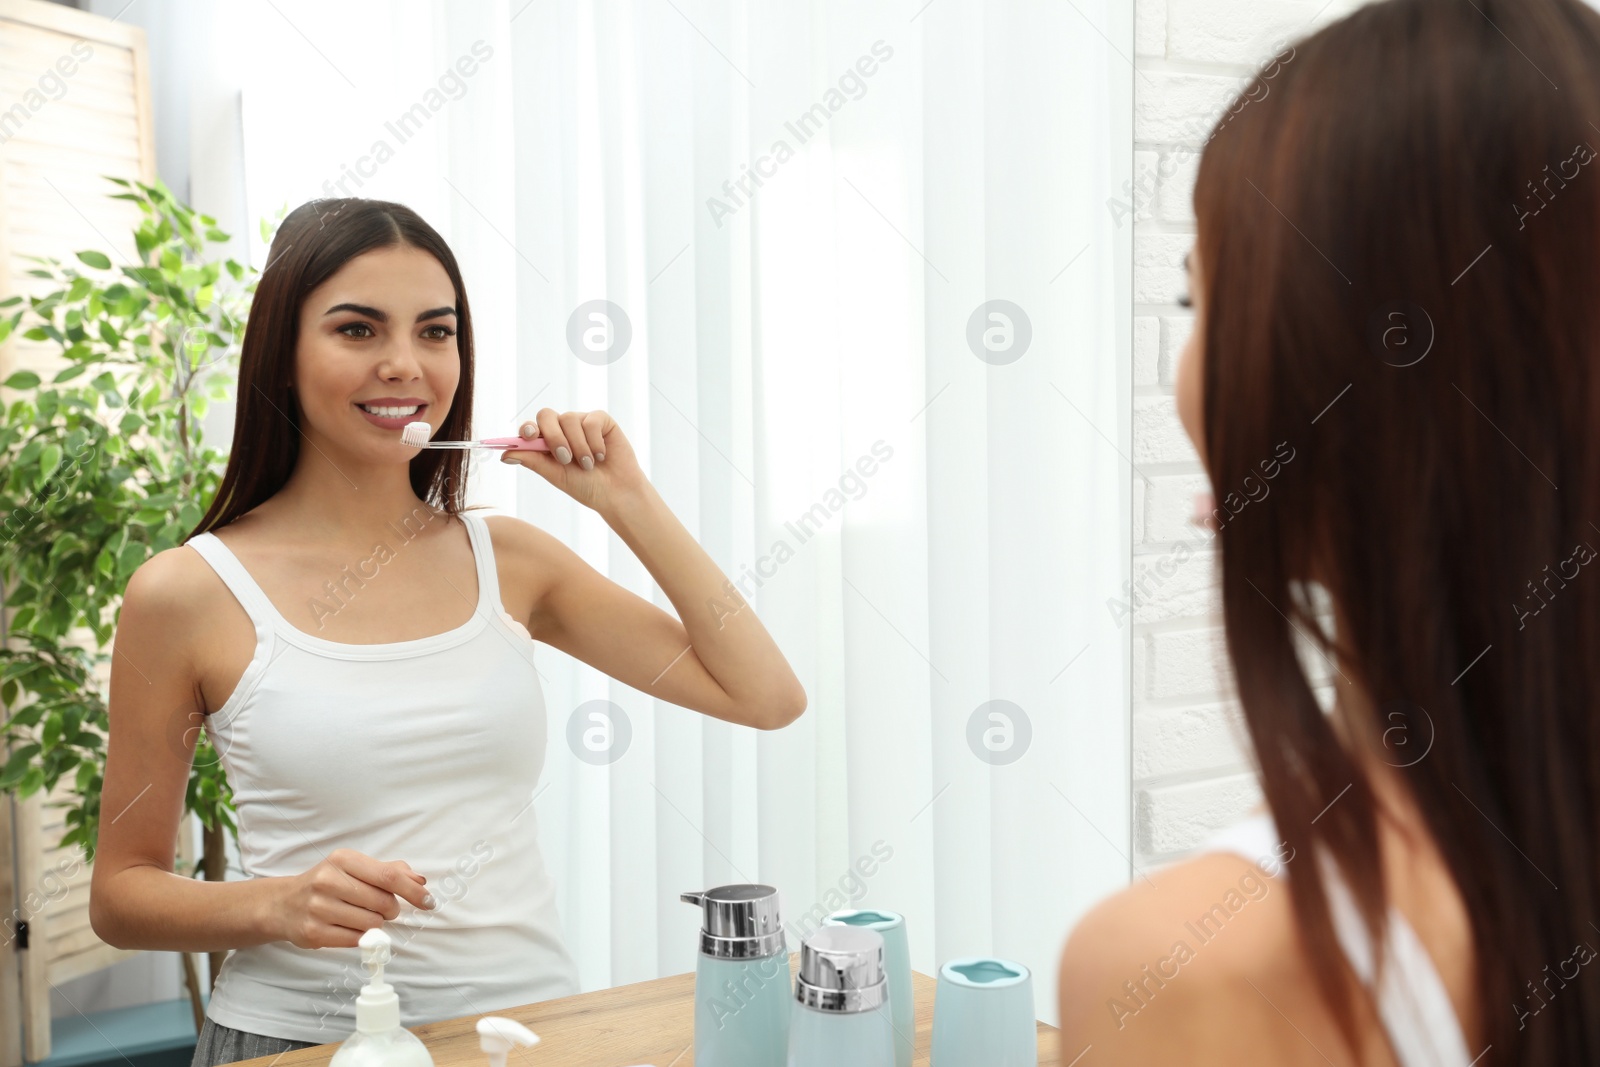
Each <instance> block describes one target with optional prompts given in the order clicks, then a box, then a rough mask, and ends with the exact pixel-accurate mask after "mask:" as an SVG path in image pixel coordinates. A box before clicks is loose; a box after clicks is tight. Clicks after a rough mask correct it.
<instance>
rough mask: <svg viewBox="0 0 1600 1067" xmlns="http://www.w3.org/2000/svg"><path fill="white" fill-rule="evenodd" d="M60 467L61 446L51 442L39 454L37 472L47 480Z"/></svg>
mask: <svg viewBox="0 0 1600 1067" xmlns="http://www.w3.org/2000/svg"><path fill="white" fill-rule="evenodd" d="M60 465H61V446H60V445H58V444H56V443H54V442H51V443H50V444H48V445H45V446H44V451H42V452H40V453H39V470H40V471H42V472H43V473H44V476H45V477H46V478H48V477H49V476H50V475H52V474H54V473H55V470H56V468H57V467H59V466H60Z"/></svg>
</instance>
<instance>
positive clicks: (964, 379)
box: [225, 0, 1133, 1021]
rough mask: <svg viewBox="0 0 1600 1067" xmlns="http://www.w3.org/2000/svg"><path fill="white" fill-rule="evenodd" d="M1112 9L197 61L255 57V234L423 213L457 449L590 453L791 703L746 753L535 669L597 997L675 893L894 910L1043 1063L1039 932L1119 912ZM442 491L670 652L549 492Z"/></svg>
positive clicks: (889, 14)
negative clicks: (673, 528)
mask: <svg viewBox="0 0 1600 1067" xmlns="http://www.w3.org/2000/svg"><path fill="white" fill-rule="evenodd" d="M1129 8H1130V5H1126V4H1123V3H1119V2H1118V0H1083V2H1081V3H1076V4H1074V3H1067V4H1061V3H1059V2H1057V0H1007V2H1003V3H1002V2H998V0H988V2H982V0H930V2H927V3H924V2H923V0H895V2H892V3H891V2H870V3H864V2H860V0H803V2H802V0H793V2H787V3H767V4H750V3H746V2H741V0H594V2H581V0H511V2H510V3H509V4H507V3H501V2H486V3H481V4H479V3H457V2H452V3H445V2H444V0H408V2H402V3H394V4H392V5H387V6H386V8H384V9H382V10H383V14H382V15H381V16H379V15H376V14H375V12H376V11H377V10H380V9H375V8H373V7H372V6H371V5H343V4H330V3H326V2H320V3H313V2H310V0H303V2H302V0H274V3H273V4H272V5H264V4H250V5H245V6H242V7H240V8H236V9H234V10H233V14H232V15H231V16H230V20H225V21H230V22H231V30H230V32H232V33H235V34H238V35H241V38H242V39H241V41H239V42H237V43H238V44H239V45H240V47H242V48H247V50H248V52H249V53H250V54H251V55H252V56H254V57H255V59H254V64H255V65H254V66H252V67H251V68H250V69H248V70H246V71H244V72H243V73H242V74H241V79H242V81H243V117H244V134H245V136H244V143H245V173H246V179H247V188H248V200H249V210H250V212H251V213H252V218H254V217H255V216H257V215H261V214H272V213H275V212H276V210H277V209H278V208H279V206H280V205H282V204H284V203H287V204H288V205H289V206H293V205H295V204H297V203H300V202H301V201H303V200H306V199H309V198H311V197H313V196H330V195H345V194H349V195H361V196H373V197H382V198H385V199H396V200H401V201H403V202H406V203H408V204H410V205H411V206H412V207H414V208H415V209H417V210H418V211H419V212H421V213H422V214H423V215H424V216H425V217H426V218H428V219H429V220H430V221H431V222H432V223H433V224H434V225H435V226H436V227H437V228H439V229H440V231H441V232H442V233H444V234H445V235H446V237H447V239H448V240H449V241H450V242H451V245H452V247H453V248H454V249H455V251H456V254H457V256H458V257H459V259H460V261H461V262H462V264H463V268H464V270H465V273H466V278H467V283H468V286H469V294H470V298H471V300H472V305H473V311H474V317H475V320H476V325H477V342H478V349H477V350H478V367H477V378H478V396H477V411H476V425H477V429H478V430H479V431H480V432H481V433H484V434H489V433H503V432H504V433H508V432H512V427H514V426H515V424H516V420H517V419H518V418H519V417H526V416H527V415H529V414H531V413H532V412H533V411H535V410H537V409H538V408H540V407H543V406H547V405H548V406H550V407H554V408H556V409H557V410H569V409H571V410H583V409H589V408H597V407H603V408H605V409H607V410H608V411H610V412H611V413H612V414H613V415H614V416H615V417H616V419H617V420H618V422H619V423H620V424H621V426H622V427H623V429H624V431H625V432H626V433H627V435H628V437H629V439H630V441H632V442H633V445H634V447H635V448H636V449H637V451H638V453H639V455H640V457H641V459H642V461H643V462H644V464H645V466H646V470H647V471H648V473H649V475H650V477H651V479H652V481H653V482H654V483H655V484H656V486H657V487H658V488H659V489H660V491H661V493H662V494H663V496H664V497H665V498H666V500H667V502H668V503H669V504H670V505H671V506H672V508H673V509H674V511H675V512H676V513H677V514H678V516H679V517H680V518H681V519H682V520H683V522H684V523H685V525H687V526H688V528H689V529H690V530H691V531H692V532H693V533H694V534H695V536H696V537H697V538H698V539H699V540H700V542H701V543H702V544H703V545H704V546H705V548H706V549H707V551H708V552H710V553H711V555H712V557H713V558H714V559H715V560H716V561H717V562H718V564H719V565H720V566H721V567H722V569H723V570H724V572H725V573H727V574H728V575H729V576H730V577H731V578H733V579H734V580H735V581H736V582H738V583H739V584H740V586H741V589H742V591H743V593H744V594H745V595H747V596H748V597H749V599H750V601H751V603H752V605H753V606H754V608H755V610H756V611H757V612H758V613H759V615H760V617H761V619H762V621H763V622H764V623H765V625H766V626H767V628H768V629H769V630H770V631H771V632H772V634H773V636H774V637H775V638H776V640H777V641H778V643H779V644H780V646H781V647H782V648H783V650H784V651H785V653H786V654H787V655H788V657H789V659H790V662H791V663H792V664H793V665H794V667H795V670H796V671H797V673H798V674H799V676H800V678H801V680H802V681H803V682H804V683H805V686H806V690H807V693H808V694H809V698H810V704H809V707H808V710H807V712H806V714H805V715H804V716H803V717H802V718H801V719H800V720H799V721H798V722H797V723H795V724H794V725H792V726H790V727H789V728H787V729H785V730H783V731H780V732H775V733H758V732H755V731H750V730H745V729H740V728H735V727H730V726H728V725H726V724H724V723H721V722H718V721H715V720H712V719H708V718H706V717H703V716H700V715H697V714H694V713H692V712H689V711H686V710H684V709H682V708H678V707H675V706H672V705H668V704H663V703H659V702H655V701H652V700H650V699H649V698H647V697H644V696H643V695H642V694H640V693H639V692H637V691H635V690H632V689H629V688H627V687H625V686H622V685H620V684H618V683H615V682H612V681H611V680H610V679H608V678H606V677H605V676H604V675H601V674H599V673H598V672H596V671H594V670H592V669H590V668H588V667H587V666H585V665H583V664H580V663H577V662H575V661H573V660H571V659H569V658H567V657H565V656H563V655H561V654H560V653H557V652H555V651H554V650H551V649H545V648H541V651H540V666H541V670H542V672H543V675H544V677H545V679H546V686H545V699H546V702H547V705H548V710H549V715H550V738H551V744H550V756H549V760H548V764H547V769H546V775H545V782H546V783H547V784H546V785H545V786H544V787H543V788H542V789H541V791H540V793H539V794H538V797H537V800H536V802H535V804H534V810H535V811H536V812H537V814H538V818H539V820H540V824H541V830H542V834H543V841H544V846H545V849H546V853H547V859H548V862H549V864H550V866H551V867H552V869H553V870H554V871H555V873H556V875H557V877H558V879H559V884H560V907H561V911H562V914H563V917H564V921H565V923H566V927H567V934H568V940H569V943H570V944H571V946H572V948H573V951H574V953H575V955H576V956H577V958H578V961H579V964H580V968H581V972H582V979H583V984H584V987H585V988H586V989H592V988H598V987H603V986H608V985H614V984H621V983H626V982H633V981H639V980H642V979H647V978H652V977H656V976H658V975H662V974H669V973H676V972H681V971H685V970H689V969H691V968H692V967H693V964H694V952H695V930H696V924H697V913H696V911H695V909H693V908H691V907H689V906H687V905H684V904H681V903H679V902H678V894H679V893H680V892H682V891H685V890H692V889H701V888H705V887H707V886H710V885H716V884H721V883H725V882H733V881H761V882H767V883H770V884H773V885H776V886H777V887H778V888H779V889H780V891H781V892H782V894H783V904H784V909H785V912H786V915H787V916H788V917H789V919H790V920H791V921H792V922H795V923H796V924H797V925H801V920H803V918H804V917H805V916H806V914H807V913H814V909H818V908H820V909H822V910H829V909H831V908H834V907H840V906H848V905H850V904H852V903H856V904H858V905H859V906H877V907H885V908H894V909H898V910H900V911H903V912H904V913H905V914H906V916H907V921H908V927H909V931H910V936H911V944H912V964H913V966H914V967H916V968H917V969H918V970H922V971H924V972H926V973H934V972H935V971H936V968H937V966H938V964H939V963H941V962H943V961H944V960H946V959H949V958H951V957H953V956H958V955H975V954H997V955H1001V956H1005V957H1009V958H1012V959H1016V960H1020V961H1022V962H1024V963H1026V964H1028V965H1030V966H1031V967H1033V968H1034V972H1035V991H1036V997H1037V1000H1038V1005H1039V1012H1040V1016H1041V1017H1042V1018H1045V1019H1047V1020H1050V1021H1054V1017H1055V1006H1054V997H1055V961H1056V957H1057V953H1058V950H1059V947H1060V944H1061V941H1062V938H1063V936H1064V934H1065V933H1066V931H1067V929H1068V928H1069V927H1070V925H1071V923H1072V922H1073V921H1074V920H1075V919H1076V918H1077V916H1078V915H1079V914H1081V913H1082V911H1083V910H1084V909H1085V908H1086V907H1087V906H1088V905H1089V904H1090V903H1092V902H1093V901H1094V900H1095V899H1097V898H1098V897H1100V896H1101V895H1103V894H1105V893H1106V892H1109V891H1111V890H1113V889H1115V888H1117V887H1118V886H1120V885H1122V884H1124V883H1125V882H1126V880H1127V878H1128V877H1129V864H1128V860H1127V858H1126V856H1127V854H1128V841H1129V834H1130V826H1129V792H1128V737H1127V730H1128V677H1129V646H1128V639H1127V635H1126V631H1125V630H1123V629H1121V628H1119V626H1118V625H1117V624H1116V623H1115V621H1114V618H1113V614H1112V613H1111V612H1110V611H1109V610H1108V606H1107V602H1108V601H1109V600H1113V599H1120V598H1121V596H1122V592H1123V590H1122V586H1123V582H1124V581H1125V580H1126V578H1127V576H1128V555H1129V544H1130V528H1129V527H1130V513H1131V500H1130V491H1131V490H1130V486H1131V476H1130V471H1129V468H1128V464H1127V461H1126V459H1125V458H1124V457H1125V456H1126V455H1127V454H1128V452H1129V444H1128V442H1129V418H1130V407H1131V401H1130V399H1129V398H1130V396H1131V387H1130V369H1129V368H1130V365H1131V356H1130V345H1131V329H1132V310H1131V309H1132V305H1131V291H1130V289H1131V287H1130V273H1131V271H1130V264H1131V227H1128V228H1120V227H1119V226H1118V224H1117V219H1118V214H1117V212H1115V211H1114V210H1109V209H1108V201H1111V200H1122V199H1125V198H1126V195H1127V193H1126V190H1125V189H1124V188H1123V183H1124V182H1126V181H1128V180H1129V178H1130V176H1131V155H1132V146H1131V110H1132V105H1131V100H1132V77H1133V75H1132V71H1131V69H1130V67H1129V66H1128V65H1127V63H1126V61H1125V59H1124V58H1123V56H1124V55H1125V54H1126V53H1128V52H1129V51H1131V41H1132V33H1131V10H1130V9H1129ZM462 57H473V59H474V62H463V60H462ZM468 68H471V73H470V74H469V73H464V72H465V71H466V70H467V69H468ZM452 71H453V72H455V73H454V75H453V76H452V75H451V74H450V72H452ZM419 109H420V110H419ZM407 115H409V116H410V120H409V121H402V119H403V117H404V116H407ZM402 135H403V136H402ZM385 149H387V151H385ZM752 172H753V173H754V175H755V176H756V178H759V184H758V183H757V181H756V180H755V178H751V177H748V175H749V174H750V173H752ZM341 181H342V183H343V184H342V186H341ZM261 252H262V249H261V248H260V247H259V246H258V247H257V249H256V254H257V262H258V264H259V263H260V262H261ZM601 300H604V301H609V302H610V306H609V307H605V308H603V309H602V310H601V311H600V312H597V313H600V314H603V316H604V317H603V318H593V317H592V316H590V315H589V314H588V312H587V310H586V309H581V308H580V305H585V304H587V303H588V302H591V301H601ZM986 301H1007V302H1009V304H1006V305H1000V306H991V307H990V308H988V309H983V310H980V305H983V304H984V303H985V302H986ZM619 309H620V310H619ZM575 312H576V313H577V314H576V326H574V325H573V323H574V320H575ZM624 323H625V324H626V330H627V332H628V333H629V337H628V340H627V345H626V347H625V348H623V347H622V346H621V340H622V336H623V331H624ZM585 330H587V331H589V332H588V333H587V335H585V333H584V331H585ZM571 331H576V333H575V336H576V337H577V339H578V341H579V344H578V345H577V348H576V350H575V349H574V347H573V346H572V345H571V344H569V332H571ZM585 341H587V343H588V345H589V346H590V347H585V345H584V343H583V342H585ZM607 344H610V345H611V347H610V348H609V349H606V348H605V346H606V345H607ZM596 347H598V349H599V350H598V351H597V350H596ZM580 355H581V356H582V358H580ZM474 488H475V495H476V499H477V500H478V501H479V502H485V503H491V504H495V505H496V506H499V507H501V508H503V509H504V510H506V511H508V512H513V513H516V514H519V515H521V516H522V517H524V518H526V519H528V520H530V521H532V522H534V523H536V524H538V525H539V526H541V527H543V528H544V529H546V530H548V531H550V532H551V533H552V534H554V535H555V536H557V537H558V538H560V539H561V540H563V541H564V542H565V543H567V544H569V545H571V546H572V547H573V548H574V549H575V550H577V551H578V552H580V553H581V554H582V555H583V556H584V557H585V558H586V559H588V560H589V561H590V562H591V563H592V564H593V565H595V566H596V567H597V568H599V569H600V570H601V571H602V572H604V573H606V574H607V575H609V576H610V577H612V578H613V579H615V580H616V581H618V582H620V583H622V584H624V585H626V586H627V587H628V588H630V589H633V590H634V591H636V592H638V593H639V594H640V595H642V596H645V597H647V598H650V597H653V598H654V600H655V602H656V603H659V604H661V605H662V606H663V607H664V608H666V609H667V610H669V611H674V610H675V609H674V608H673V607H672V605H671V604H670V602H668V601H667V600H666V599H665V597H664V596H663V595H662V594H661V593H660V591H659V589H657V588H656V586H655V584H654V583H653V582H652V580H651V578H650V576H649V575H648V573H647V572H646V571H645V570H644V569H643V567H642V566H641V565H640V564H639V563H638V561H637V560H636V559H634V557H633V556H632V554H631V553H630V552H629V551H628V549H627V547H626V546H625V545H624V544H623V543H622V542H621V540H620V539H619V538H617V537H616V536H615V535H614V534H613V533H611V532H610V530H609V529H608V528H607V527H606V526H605V524H604V522H603V521H602V520H601V519H600V518H599V517H598V516H596V515H595V514H593V513H591V512H587V511H585V510H583V509H582V508H580V507H578V506H577V505H576V504H574V503H573V502H571V501H570V500H568V499H567V498H566V497H564V496H562V495H560V494H559V493H557V492H556V491H554V490H553V489H551V488H550V487H549V486H548V485H546V484H545V483H544V482H543V481H542V480H540V479H539V478H538V477H537V476H535V475H532V474H530V473H528V472H525V471H517V470H511V469H508V468H504V467H501V466H500V465H498V464H496V463H483V464H482V465H481V473H480V474H479V475H478V476H477V481H476V482H475V485H474ZM696 610H698V609H696ZM707 610H711V608H709V607H708V608H707ZM665 666H666V665H665V664H663V667H665ZM590 701H609V702H611V703H612V704H614V705H615V706H616V707H618V708H620V709H621V715H622V716H623V717H625V720H626V732H627V733H628V735H629V740H628V743H627V747H626V750H625V751H621V752H620V754H617V752H618V749H619V748H620V745H618V747H617V748H614V749H613V750H612V755H614V756H615V758H614V759H613V760H612V761H611V762H604V761H596V762H585V761H584V760H581V759H580V758H578V756H577V755H576V754H575V752H574V750H573V749H572V748H571V747H570V746H569V745H568V744H567V742H566V738H567V736H568V724H569V718H570V717H571V716H572V714H573V712H574V711H575V710H576V709H579V707H580V705H585V704H586V702H590ZM997 702H998V703H997ZM591 707H592V705H591ZM996 716H998V717H996ZM613 728H614V730H615V732H614V734H613V738H614V740H615V739H618V738H620V736H621V734H622V732H623V723H622V722H621V721H620V719H619V721H618V722H616V723H614V724H613ZM1007 745H1009V746H1010V747H1009V748H1007V747H1006V746H1007ZM580 747H581V746H580ZM1019 753H1020V754H1021V755H1020V758H1015V759H1012V760H1011V761H1010V762H1006V761H1007V760H1008V759H1009V758H1010V757H1014V756H1017V755H1018V754H1019ZM864 872H870V873H864ZM804 928H809V925H808V924H807V925H805V927H804ZM792 944H793V942H792Z"/></svg>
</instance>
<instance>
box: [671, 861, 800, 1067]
mask: <svg viewBox="0 0 1600 1067" xmlns="http://www.w3.org/2000/svg"><path fill="white" fill-rule="evenodd" d="M678 899H679V900H681V901H683V902H684V903H685V904H695V905H698V906H699V907H700V909H701V925H700V957H699V961H698V963H697V965H696V967H695V978H694V1063H695V1067H785V1060H786V1059H787V1058H788V1049H789V1015H790V1000H791V999H792V994H791V993H790V989H791V983H790V981H789V950H788V947H787V946H786V944H785V942H784V936H783V924H782V923H781V922H779V920H778V891H777V890H776V889H774V888H772V886H770V885H742V884H741V885H724V886H718V887H717V888H715V889H707V890H706V891H705V892H703V893H683V894H680V895H679V897H678Z"/></svg>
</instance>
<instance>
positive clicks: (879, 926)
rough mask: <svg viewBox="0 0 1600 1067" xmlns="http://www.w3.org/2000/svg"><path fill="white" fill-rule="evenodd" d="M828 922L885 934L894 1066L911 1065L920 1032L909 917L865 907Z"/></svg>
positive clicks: (834, 916)
mask: <svg viewBox="0 0 1600 1067" xmlns="http://www.w3.org/2000/svg"><path fill="white" fill-rule="evenodd" d="M823 923H824V924H825V925H836V926H863V927H866V928H867V929H868V930H876V931H878V933H879V934H880V935H882V937H883V965H884V970H885V971H887V972H888V976H889V1020H890V1022H891V1023H892V1024H893V1025H894V1067H911V1050H912V1037H913V1035H915V1034H916V1032H917V1006H916V1000H915V998H914V992H915V991H914V990H913V989H912V988H911V946H910V944H909V943H908V942H907V940H906V919H905V916H904V915H901V914H900V913H899V912H897V911H885V910H883V909H881V908H863V909H860V910H856V911H836V912H834V913H833V914H832V915H830V916H828V917H827V918H826V919H824V920H823Z"/></svg>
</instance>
